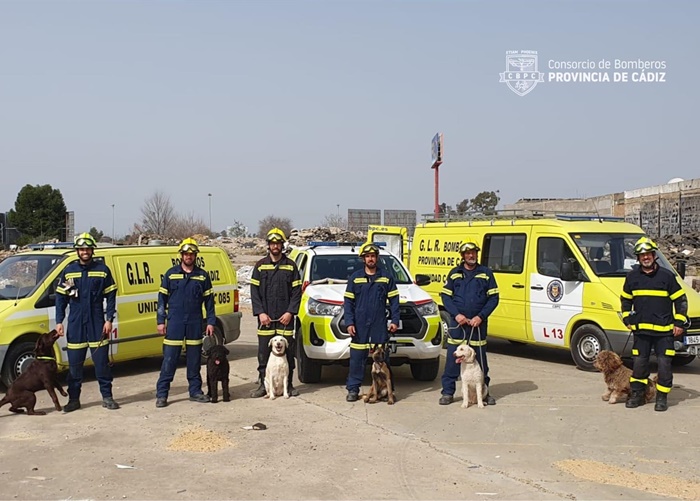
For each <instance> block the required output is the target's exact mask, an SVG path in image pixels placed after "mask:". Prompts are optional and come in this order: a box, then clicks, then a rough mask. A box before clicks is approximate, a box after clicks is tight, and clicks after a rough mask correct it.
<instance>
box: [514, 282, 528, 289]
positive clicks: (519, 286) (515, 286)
mask: <svg viewBox="0 0 700 501" xmlns="http://www.w3.org/2000/svg"><path fill="white" fill-rule="evenodd" d="M513 288H514V289H524V288H525V286H524V285H523V284H517V283H516V284H513Z"/></svg>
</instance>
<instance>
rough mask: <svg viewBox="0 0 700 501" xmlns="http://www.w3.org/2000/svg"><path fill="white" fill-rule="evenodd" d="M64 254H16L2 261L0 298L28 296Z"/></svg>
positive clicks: (0, 264) (0, 268)
mask: <svg viewBox="0 0 700 501" xmlns="http://www.w3.org/2000/svg"><path fill="white" fill-rule="evenodd" d="M61 259H63V255H60V254H59V255H54V254H41V255H36V254H31V255H27V256H22V255H15V256H11V257H8V258H7V259H5V260H4V261H2V262H1V263H0V300H7V299H13V300H14V299H22V298H24V297H27V296H28V295H29V294H30V293H31V292H32V291H33V290H34V289H35V288H36V286H37V285H39V284H41V283H42V282H43V281H44V278H45V277H46V275H47V274H48V273H49V272H50V271H51V269H52V268H53V267H54V266H55V265H56V263H57V262H59V261H60V260H61Z"/></svg>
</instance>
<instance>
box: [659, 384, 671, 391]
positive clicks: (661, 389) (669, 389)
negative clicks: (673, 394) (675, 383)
mask: <svg viewBox="0 0 700 501" xmlns="http://www.w3.org/2000/svg"><path fill="white" fill-rule="evenodd" d="M656 391H660V392H661V393H668V392H670V391H671V388H669V387H668V386H661V385H660V384H659V383H656Z"/></svg>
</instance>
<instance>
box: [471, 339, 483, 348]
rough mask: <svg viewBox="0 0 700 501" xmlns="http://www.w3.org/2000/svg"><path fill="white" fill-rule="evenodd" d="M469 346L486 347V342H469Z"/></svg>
mask: <svg viewBox="0 0 700 501" xmlns="http://www.w3.org/2000/svg"><path fill="white" fill-rule="evenodd" d="M469 345H470V346H486V340H485V339H484V340H482V341H469Z"/></svg>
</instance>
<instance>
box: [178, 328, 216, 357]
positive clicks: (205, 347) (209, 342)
mask: <svg viewBox="0 0 700 501" xmlns="http://www.w3.org/2000/svg"><path fill="white" fill-rule="evenodd" d="M205 332H206V331H205ZM205 332H203V333H202V335H203V336H204V341H203V342H202V363H203V364H205V363H207V355H206V354H207V353H208V352H209V349H210V348H211V347H212V346H217V345H219V346H221V345H223V344H224V333H223V332H221V329H219V326H218V325H215V326H214V334H212V335H211V336H207V335H206V333H205ZM182 351H183V353H184V352H185V350H182Z"/></svg>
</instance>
